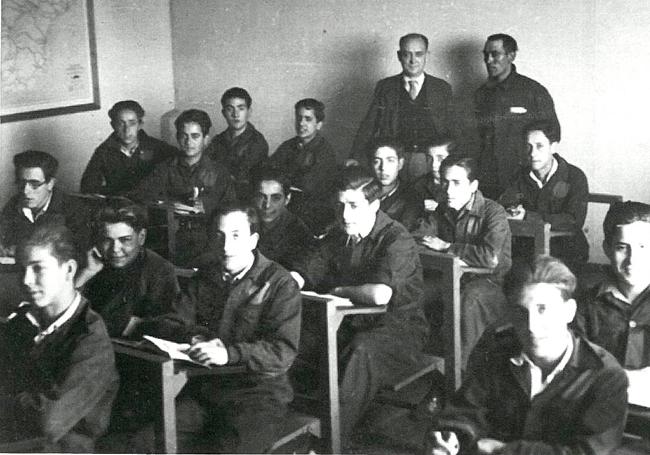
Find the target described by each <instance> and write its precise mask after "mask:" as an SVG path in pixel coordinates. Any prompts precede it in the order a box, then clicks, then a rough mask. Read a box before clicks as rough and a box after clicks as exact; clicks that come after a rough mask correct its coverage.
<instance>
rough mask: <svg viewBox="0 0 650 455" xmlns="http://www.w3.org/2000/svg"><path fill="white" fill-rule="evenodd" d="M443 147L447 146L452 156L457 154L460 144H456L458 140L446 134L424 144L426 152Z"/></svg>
mask: <svg viewBox="0 0 650 455" xmlns="http://www.w3.org/2000/svg"><path fill="white" fill-rule="evenodd" d="M442 146H447V152H449V154H450V155H452V154H454V153H456V149H457V148H458V142H456V139H454V138H453V137H452V136H450V135H447V134H444V135H441V136H436V137H434V138H433V139H431V140H430V141H427V142H425V143H424V144H423V148H424V149H425V150H428V149H429V148H431V147H442Z"/></svg>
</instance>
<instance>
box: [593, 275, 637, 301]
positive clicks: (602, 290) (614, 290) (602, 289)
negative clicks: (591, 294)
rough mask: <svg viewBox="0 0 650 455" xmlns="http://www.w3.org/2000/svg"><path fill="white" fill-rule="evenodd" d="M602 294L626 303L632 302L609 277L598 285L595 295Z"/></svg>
mask: <svg viewBox="0 0 650 455" xmlns="http://www.w3.org/2000/svg"><path fill="white" fill-rule="evenodd" d="M604 295H611V296H612V297H614V298H615V299H617V300H620V301H621V302H624V303H627V304H628V305H631V304H632V302H630V301H629V300H628V298H627V297H626V296H625V295H624V294H623V293H622V292H621V290H620V289H619V288H618V285H617V283H616V281H614V280H612V279H611V278H609V277H608V278H607V280H606V281H604V282H603V283H601V284H600V286H599V287H598V293H597V294H596V297H602V296H604Z"/></svg>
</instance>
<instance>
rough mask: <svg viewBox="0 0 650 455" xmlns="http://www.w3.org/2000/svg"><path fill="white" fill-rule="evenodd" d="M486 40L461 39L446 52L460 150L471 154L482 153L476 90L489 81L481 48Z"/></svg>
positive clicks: (444, 53)
mask: <svg viewBox="0 0 650 455" xmlns="http://www.w3.org/2000/svg"><path fill="white" fill-rule="evenodd" d="M482 49H483V42H482V41H481V40H477V39H469V38H467V39H460V40H458V41H455V42H454V43H453V44H452V45H451V46H449V47H448V48H447V49H446V50H445V51H443V55H444V59H445V63H446V65H447V67H448V68H450V70H451V81H450V83H451V85H452V87H453V89H454V106H453V110H454V118H455V119H456V130H455V134H456V135H457V137H458V142H459V144H458V145H459V149H460V150H461V151H462V152H463V153H464V154H465V155H468V156H474V157H476V156H478V152H479V140H478V133H477V130H476V122H475V117H474V92H475V91H476V89H477V88H479V87H480V86H481V84H483V82H485V68H484V67H483V61H482V55H481V50H482Z"/></svg>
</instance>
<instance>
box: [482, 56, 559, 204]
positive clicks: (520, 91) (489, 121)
mask: <svg viewBox="0 0 650 455" xmlns="http://www.w3.org/2000/svg"><path fill="white" fill-rule="evenodd" d="M474 107H475V109H476V120H477V122H478V132H479V139H480V147H481V149H480V155H479V165H478V168H479V169H480V170H481V176H480V177H479V180H480V182H481V184H482V185H488V186H491V185H497V186H498V187H499V188H500V190H501V191H503V190H504V189H506V188H507V187H508V185H509V184H510V182H512V180H513V179H514V178H515V177H516V175H517V172H518V171H519V168H520V167H521V166H522V165H523V164H524V163H525V162H526V156H525V152H526V147H525V141H524V138H523V134H522V133H523V129H524V126H526V125H527V124H528V123H530V122H532V121H534V120H547V121H549V122H551V124H553V125H554V126H555V127H556V128H557V134H558V137H557V139H558V140H559V139H560V123H559V121H558V119H557V115H556V114H555V105H554V104H553V98H551V95H550V94H549V93H548V91H547V90H546V89H545V88H544V86H542V85H541V84H540V83H539V82H536V81H534V80H533V79H530V78H528V77H526V76H523V75H521V74H519V73H517V68H516V67H515V65H512V71H511V73H510V74H509V75H508V77H507V78H506V79H505V80H504V81H502V82H500V83H498V84H496V85H494V86H492V85H490V84H488V83H486V84H484V85H482V86H481V87H480V88H479V89H478V90H477V91H476V93H475V94H474ZM501 191H499V192H498V193H497V194H500V192H501ZM494 197H497V196H494Z"/></svg>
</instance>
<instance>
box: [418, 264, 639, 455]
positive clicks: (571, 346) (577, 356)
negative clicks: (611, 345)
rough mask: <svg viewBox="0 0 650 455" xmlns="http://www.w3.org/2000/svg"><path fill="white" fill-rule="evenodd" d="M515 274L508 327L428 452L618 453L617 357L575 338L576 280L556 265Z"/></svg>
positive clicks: (490, 342)
mask: <svg viewBox="0 0 650 455" xmlns="http://www.w3.org/2000/svg"><path fill="white" fill-rule="evenodd" d="M517 272H518V273H517V276H516V277H515V278H514V279H513V281H512V283H511V286H510V287H509V289H510V290H511V292H509V293H508V294H509V299H510V300H511V303H512V305H513V306H512V317H511V318H510V319H511V321H512V322H511V323H508V324H502V325H501V326H500V327H495V328H492V329H490V330H488V331H486V333H485V334H484V336H483V337H482V338H481V340H480V341H479V343H478V344H477V346H476V348H475V350H474V352H473V353H472V357H471V358H470V362H469V366H468V371H467V375H466V379H465V381H464V382H463V385H462V387H461V388H460V390H459V391H458V392H457V393H456V394H455V396H454V397H453V398H452V400H450V402H449V403H448V405H447V407H446V408H445V409H444V410H443V411H442V412H441V413H440V414H438V415H437V416H436V418H435V421H434V423H433V425H432V428H431V430H430V431H429V432H428V433H427V434H426V439H425V446H426V450H425V452H426V453H427V454H435V455H438V454H446V455H456V454H458V453H460V454H499V455H514V454H526V455H528V454H530V455H546V454H548V455H556V454H557V455H560V454H568V453H571V454H585V455H586V454H610V453H612V451H613V450H614V449H615V448H616V447H618V445H619V444H620V443H621V439H622V435H623V427H624V426H625V414H626V409H627V400H626V388H627V378H626V377H625V372H624V371H623V369H622V368H621V366H620V365H619V364H618V362H617V361H616V359H615V358H614V357H613V356H612V355H611V354H609V353H608V352H607V351H605V350H604V349H603V348H601V347H599V346H596V345H595V344H592V343H590V342H589V341H587V340H586V339H585V338H582V337H579V336H576V335H575V334H574V333H573V332H572V331H571V330H570V329H569V327H568V325H569V324H570V323H571V321H572V320H573V317H574V315H575V313H576V302H575V300H574V299H573V298H572V297H573V292H574V291H575V287H576V278H575V276H574V275H573V273H571V271H570V270H569V268H568V267H567V266H566V265H564V264H563V263H562V261H560V260H559V259H555V258H552V257H550V256H541V257H538V258H537V259H536V260H535V262H534V263H533V264H532V266H528V267H525V268H521V269H518V270H517Z"/></svg>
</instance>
